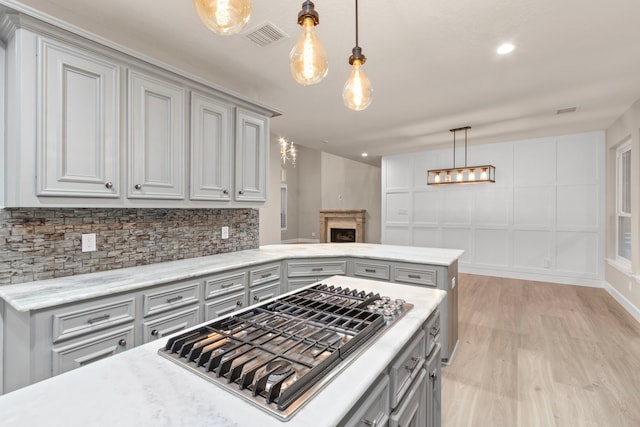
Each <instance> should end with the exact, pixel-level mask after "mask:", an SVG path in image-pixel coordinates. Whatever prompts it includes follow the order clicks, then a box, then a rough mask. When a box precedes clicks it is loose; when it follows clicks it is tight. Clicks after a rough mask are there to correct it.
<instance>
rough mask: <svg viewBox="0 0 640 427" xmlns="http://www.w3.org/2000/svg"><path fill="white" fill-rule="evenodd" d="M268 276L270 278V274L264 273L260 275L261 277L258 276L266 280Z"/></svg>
mask: <svg viewBox="0 0 640 427" xmlns="http://www.w3.org/2000/svg"><path fill="white" fill-rule="evenodd" d="M269 276H271V273H265V274H263V275H262V276H260V277H262V278H263V279H266V278H267V277H269Z"/></svg>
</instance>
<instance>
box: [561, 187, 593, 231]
mask: <svg viewBox="0 0 640 427" xmlns="http://www.w3.org/2000/svg"><path fill="white" fill-rule="evenodd" d="M597 195H598V187H597V186H596V185H566V186H558V218H557V221H558V226H559V227H577V228H589V227H592V228H593V227H597V226H598V219H599V218H598V217H599V215H598V213H599V206H598V203H599V201H600V200H599V198H598V196H597Z"/></svg>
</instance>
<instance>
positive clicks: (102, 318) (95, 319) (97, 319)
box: [87, 314, 111, 325]
mask: <svg viewBox="0 0 640 427" xmlns="http://www.w3.org/2000/svg"><path fill="white" fill-rule="evenodd" d="M109 317H111V316H110V315H108V314H103V315H102V316H98V317H93V318H91V319H89V320H87V323H89V324H91V325H93V324H94V323H98V322H103V321H105V320H109Z"/></svg>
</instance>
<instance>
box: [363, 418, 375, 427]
mask: <svg viewBox="0 0 640 427" xmlns="http://www.w3.org/2000/svg"><path fill="white" fill-rule="evenodd" d="M362 424H364V425H366V426H369V427H376V426H377V425H378V420H377V419H375V420H373V421H369V420H368V419H366V418H364V419H363V420H362Z"/></svg>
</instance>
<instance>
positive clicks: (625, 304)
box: [604, 281, 640, 323]
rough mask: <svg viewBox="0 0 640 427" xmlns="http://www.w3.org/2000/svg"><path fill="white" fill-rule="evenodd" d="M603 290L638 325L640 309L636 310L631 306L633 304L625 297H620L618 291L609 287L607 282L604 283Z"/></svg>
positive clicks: (636, 308)
mask: <svg viewBox="0 0 640 427" xmlns="http://www.w3.org/2000/svg"><path fill="white" fill-rule="evenodd" d="M604 289H605V290H606V291H607V292H609V295H611V296H612V297H613V299H615V300H616V301H618V304H620V305H621V306H622V308H624V309H625V310H627V312H628V313H629V314H630V315H631V316H633V318H634V319H636V321H637V322H638V323H640V308H638V307H636V306H635V305H633V303H632V302H631V301H629V300H628V299H627V297H625V296H624V295H622V294H621V293H620V291H618V290H617V289H616V288H614V287H613V286H611V284H610V283H609V282H606V281H605V282H604Z"/></svg>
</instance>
